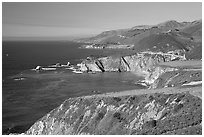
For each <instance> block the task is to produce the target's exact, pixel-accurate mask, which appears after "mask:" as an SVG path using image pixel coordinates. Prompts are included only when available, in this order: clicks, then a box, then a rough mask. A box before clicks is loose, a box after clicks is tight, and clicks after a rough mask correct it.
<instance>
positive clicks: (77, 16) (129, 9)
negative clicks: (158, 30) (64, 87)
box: [2, 2, 202, 37]
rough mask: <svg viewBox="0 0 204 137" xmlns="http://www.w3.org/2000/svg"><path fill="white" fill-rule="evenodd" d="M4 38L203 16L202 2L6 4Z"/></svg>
mask: <svg viewBox="0 0 204 137" xmlns="http://www.w3.org/2000/svg"><path fill="white" fill-rule="evenodd" d="M2 9H3V10H2V15H3V16H2V23H3V28H2V29H3V37H69V36H83V35H87V34H88V35H89V34H92V35H93V34H97V33H100V32H102V31H105V30H112V29H120V28H129V27H133V26H136V25H145V24H146V25H151V24H158V23H161V22H164V21H167V20H172V19H173V20H177V21H193V20H198V19H202V3H201V2H200V3H198V2H197V3H177V2H176V3H166V2H165V3H159V2H154V3H148V2H145V3H138V2H133V3H124V2H121V3H90V2H89V3H88V2H87V3H70V2H67V3H31V2H30V3H22V2H19V3H11V2H9V3H5V2H4V3H3V6H2Z"/></svg>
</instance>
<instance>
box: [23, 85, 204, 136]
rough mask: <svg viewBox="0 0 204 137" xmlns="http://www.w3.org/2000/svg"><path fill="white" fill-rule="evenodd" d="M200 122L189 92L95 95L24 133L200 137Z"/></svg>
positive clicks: (199, 104) (63, 107)
mask: <svg viewBox="0 0 204 137" xmlns="http://www.w3.org/2000/svg"><path fill="white" fill-rule="evenodd" d="M174 90H177V89H174ZM201 123H202V100H201V98H199V97H197V96H194V95H192V94H190V92H177V93H165V94H164V93H152V94H140V95H124V96H105V95H101V96H100V95H98V96H97V95H94V96H86V97H78V98H70V99H68V100H66V101H64V102H63V103H62V104H61V105H60V106H59V107H58V108H56V109H54V110H52V111H51V112H50V113H48V114H47V115H45V116H44V117H43V118H41V119H40V120H38V121H37V122H36V123H35V124H34V125H33V126H32V127H31V128H30V129H29V130H28V131H26V132H25V134H27V135H65V134H69V135H76V134H77V135H87V134H91V135H101V134H103V135H105V134H109V135H110V134H117V135H118V134H121V135H122V134H125V135H132V134H133V135H141V134H148V135H150V134H154V135H156V134H202V125H201Z"/></svg>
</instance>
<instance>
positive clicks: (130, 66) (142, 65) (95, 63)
mask: <svg viewBox="0 0 204 137" xmlns="http://www.w3.org/2000/svg"><path fill="white" fill-rule="evenodd" d="M175 59H177V60H185V56H179V55H174V54H169V53H162V52H158V53H154V52H142V53H138V54H134V55H129V56H124V57H114V56H108V57H102V58H90V57H89V58H88V59H86V60H84V61H83V62H82V63H81V64H80V66H81V67H80V70H81V71H87V72H89V71H91V72H111V71H116V72H117V71H118V72H126V71H131V72H137V73H145V72H147V71H151V70H152V69H154V68H155V66H156V64H157V63H159V62H168V61H172V60H175Z"/></svg>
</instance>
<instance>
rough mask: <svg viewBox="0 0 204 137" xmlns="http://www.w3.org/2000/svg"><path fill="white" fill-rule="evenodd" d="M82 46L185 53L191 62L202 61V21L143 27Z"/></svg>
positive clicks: (109, 33) (105, 34) (110, 33)
mask: <svg viewBox="0 0 204 137" xmlns="http://www.w3.org/2000/svg"><path fill="white" fill-rule="evenodd" d="M78 41H80V42H85V43H89V44H90V43H91V44H97V46H99V47H100V46H101V47H103V48H106V47H108V46H109V45H115V47H116V48H117V46H119V45H133V50H135V51H136V52H139V51H141V50H142V51H145V50H150V51H162V52H168V51H171V50H178V49H180V50H184V51H185V52H186V54H188V55H189V56H188V57H189V58H190V59H191V57H192V58H196V59H200V57H201V52H199V49H201V45H202V44H201V43H202V20H198V21H194V22H177V21H174V20H173V21H172V20H171V21H167V22H164V23H160V24H157V25H153V26H148V25H140V26H135V27H132V28H129V29H121V30H112V31H105V32H103V33H101V34H99V35H97V36H95V37H91V38H86V39H80V40H78Z"/></svg>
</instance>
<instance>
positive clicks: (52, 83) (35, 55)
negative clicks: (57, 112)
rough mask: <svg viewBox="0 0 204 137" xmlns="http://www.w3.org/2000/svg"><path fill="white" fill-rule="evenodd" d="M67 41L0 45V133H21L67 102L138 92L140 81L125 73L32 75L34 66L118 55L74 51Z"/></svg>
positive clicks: (61, 71)
mask: <svg viewBox="0 0 204 137" xmlns="http://www.w3.org/2000/svg"><path fill="white" fill-rule="evenodd" d="M80 45H81V44H80V43H74V42H68V41H63V42H60V41H55V42H54V41H52V42H49V41H24V42H23V41H10V42H9V41H8V42H3V43H2V131H3V134H9V133H22V132H25V131H26V130H27V129H28V128H29V127H30V126H31V125H32V124H33V123H34V122H36V121H37V120H38V119H40V118H41V117H42V116H44V115H45V114H46V113H48V112H50V111H51V110H52V109H54V108H56V107H58V106H59V105H60V104H61V103H62V102H63V101H64V100H66V99H68V98H71V97H78V96H84V95H92V94H96V93H97V94H100V93H105V92H118V91H123V90H131V89H141V88H144V87H142V86H139V85H136V84H135V82H136V81H138V80H140V79H142V78H141V77H139V76H136V75H133V74H132V73H130V72H124V73H118V72H106V73H96V74H89V73H83V74H75V73H73V72H72V71H71V70H68V69H57V70H51V71H50V70H49V71H44V72H35V71H33V70H32V69H33V68H35V67H36V66H38V65H40V66H49V65H53V64H56V63H61V64H67V62H68V61H69V62H70V63H71V64H73V65H76V64H77V63H80V62H81V61H82V59H84V58H86V57H87V56H107V55H111V54H114V53H120V52H123V51H121V50H95V49H80V48H79V46H80ZM96 91H97V92H96Z"/></svg>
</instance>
